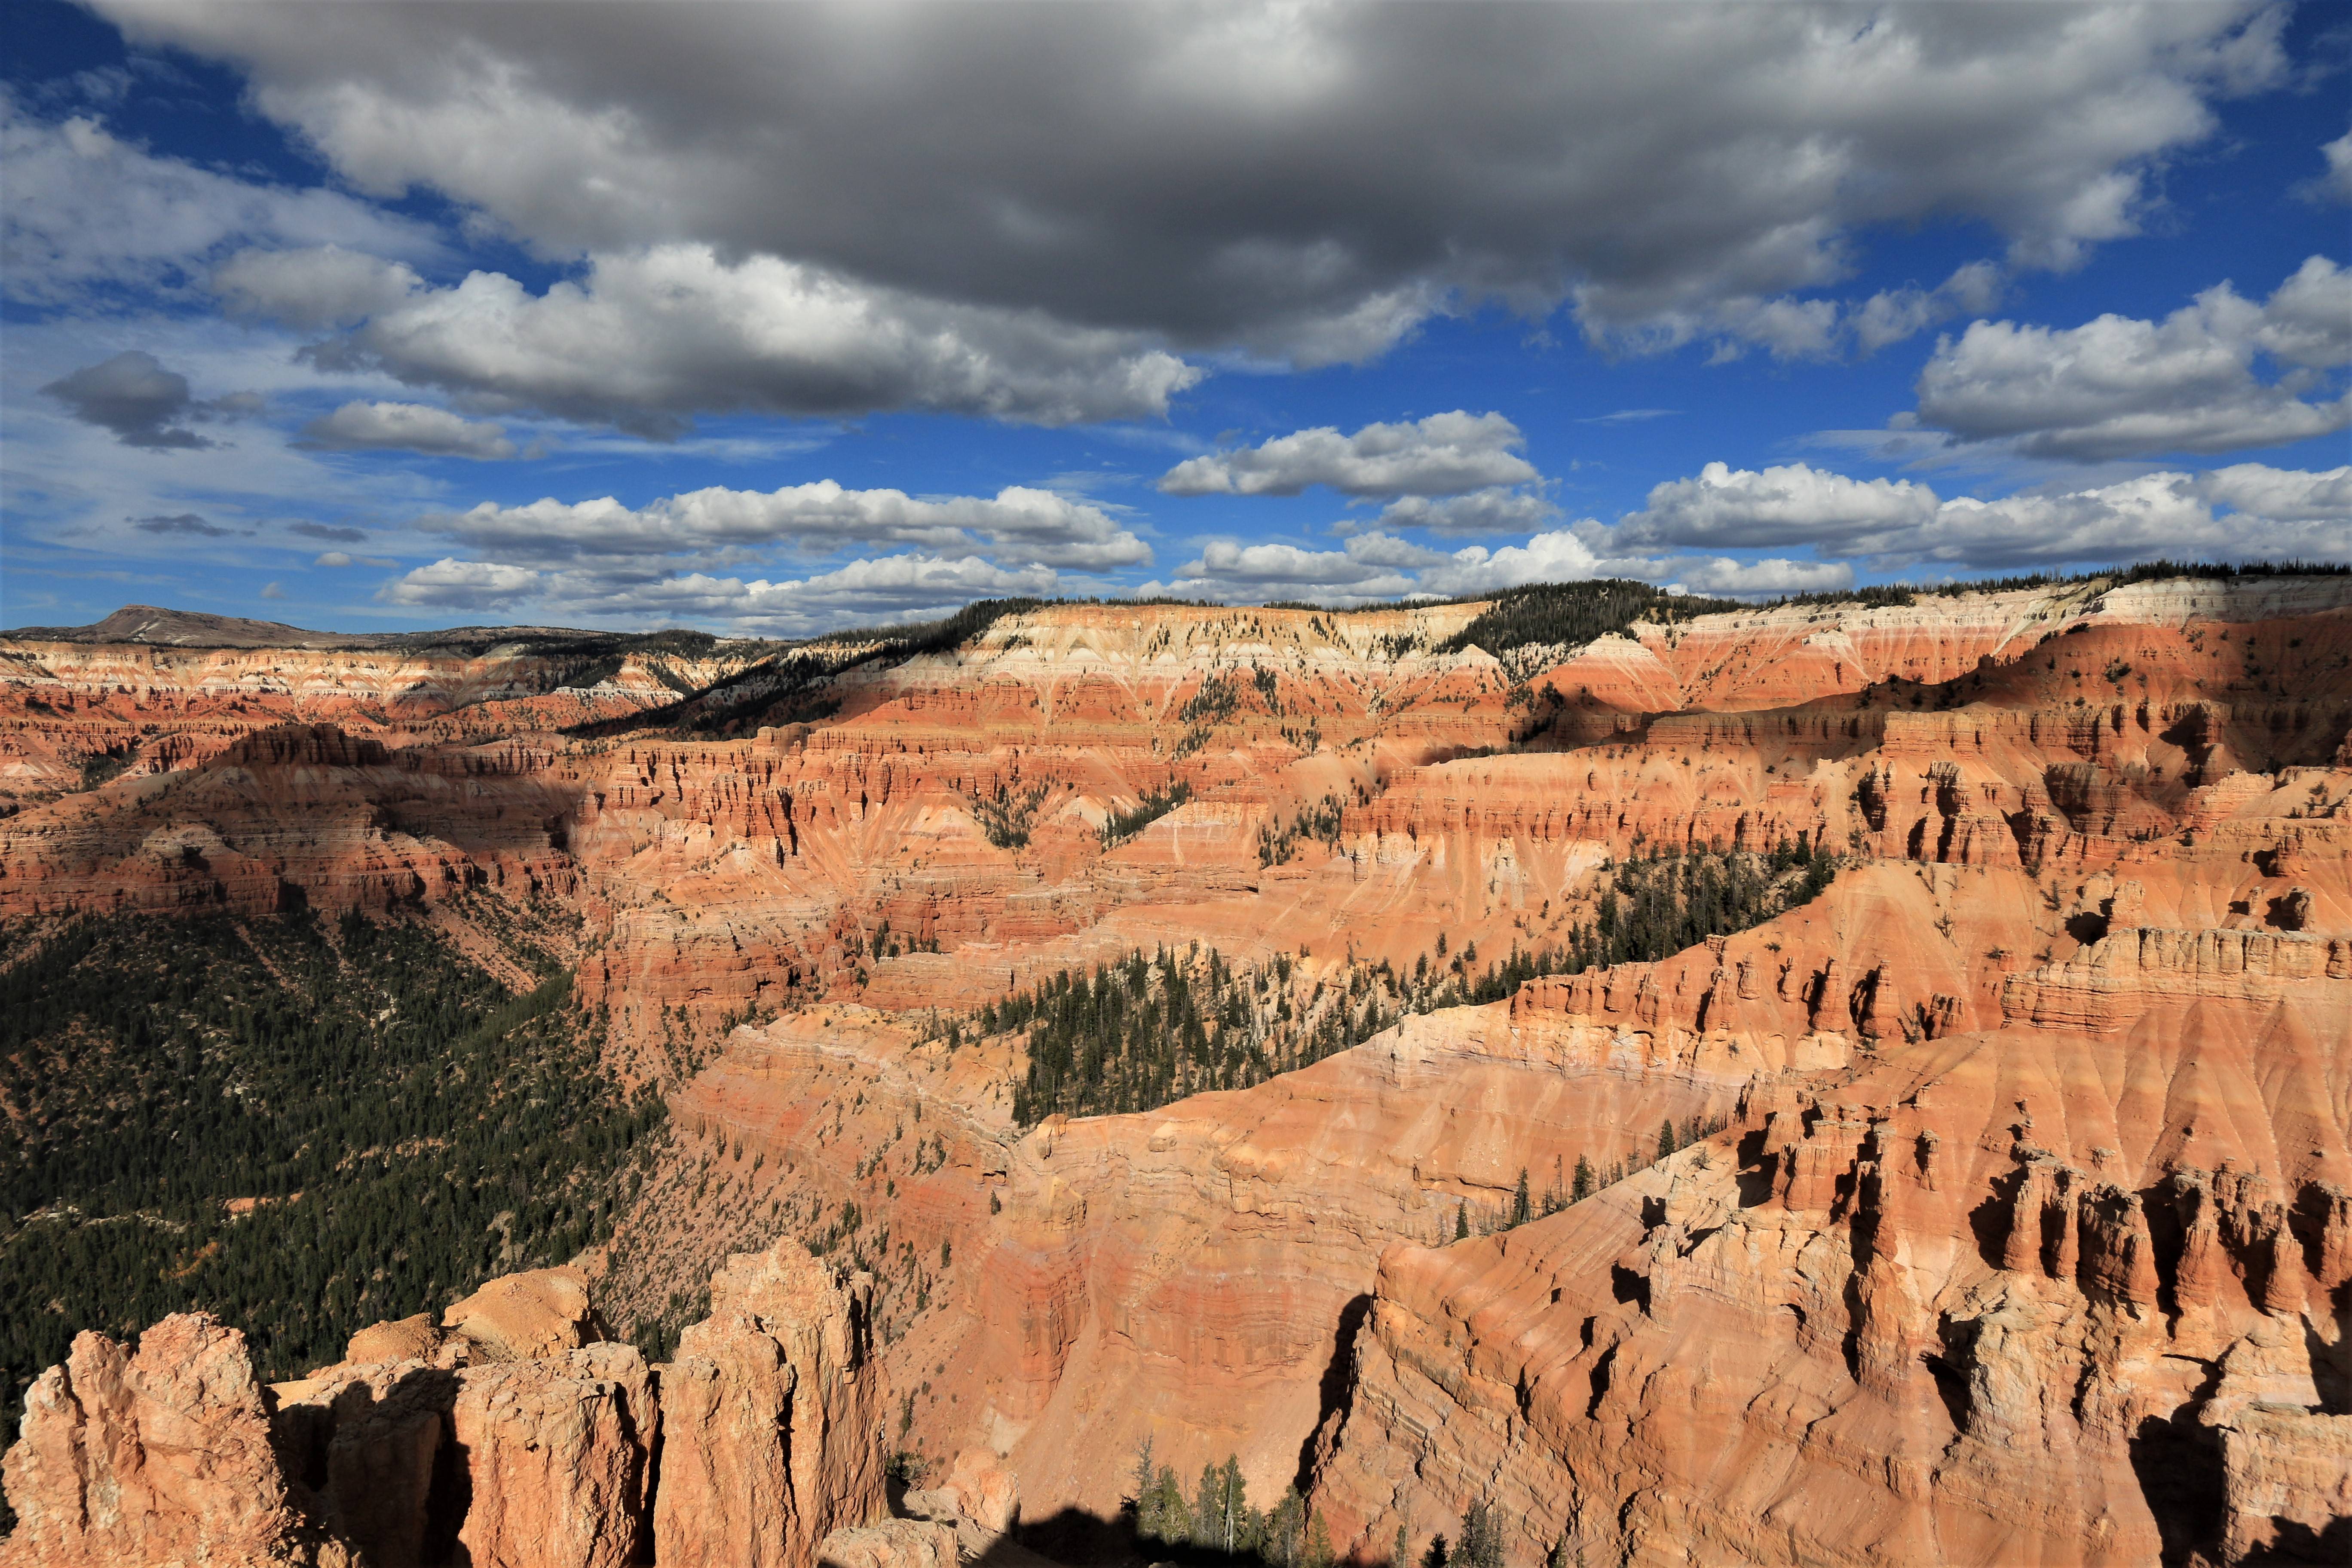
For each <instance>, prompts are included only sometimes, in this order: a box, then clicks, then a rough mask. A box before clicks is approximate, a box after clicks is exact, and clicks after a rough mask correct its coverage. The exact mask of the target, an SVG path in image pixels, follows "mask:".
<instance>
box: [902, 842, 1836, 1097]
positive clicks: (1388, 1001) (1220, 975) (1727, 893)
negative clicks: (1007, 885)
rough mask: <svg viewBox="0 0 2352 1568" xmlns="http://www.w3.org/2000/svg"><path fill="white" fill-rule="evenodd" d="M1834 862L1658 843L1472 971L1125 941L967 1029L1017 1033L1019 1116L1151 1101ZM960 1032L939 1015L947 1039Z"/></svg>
mask: <svg viewBox="0 0 2352 1568" xmlns="http://www.w3.org/2000/svg"><path fill="white" fill-rule="evenodd" d="M1305 820H1306V818H1304V817H1303V816H1302V818H1301V821H1302V822H1304V821H1305ZM1261 854H1262V857H1263V856H1264V855H1265V851H1263V850H1262V851H1261ZM1285 858H1287V857H1285ZM1836 874H1837V862H1836V860H1835V859H1834V858H1832V857H1831V856H1829V855H1828V854H1826V853H1824V852H1822V851H1821V850H1819V849H1817V848H1813V847H1810V846H1808V845H1805V844H1803V843H1799V842H1792V841H1788V840H1784V841H1782V842H1781V843H1780V844H1779V845H1777V846H1775V847H1773V848H1772V849H1770V850H1769V851H1762V852H1758V851H1750V850H1738V849H1734V850H1718V849H1701V848H1689V849H1684V848H1678V847H1667V848H1665V849H1663V850H1659V851H1657V852H1655V853H1652V854H1647V855H1636V856H1633V857H1629V858H1626V859H1624V860H1622V861H1620V862H1618V863H1617V864H1616V865H1615V866H1614V867H1612V868H1607V869H1606V870H1605V871H1604V872H1603V873H1602V876H1601V879H1600V881H1599V883H1598V884H1597V887H1596V889H1595V891H1594V892H1593V894H1592V897H1591V912H1590V916H1589V918H1585V919H1580V920H1574V921H1569V922H1568V924H1567V926H1566V929H1565V930H1564V931H1563V932H1562V934H1561V936H1560V938H1559V940H1556V941H1551V942H1544V943H1540V944H1530V945H1528V946H1525V947H1521V946H1518V945H1516V944H1515V945H1514V946H1513V947H1512V949H1511V951H1510V952H1508V953H1507V954H1505V955H1504V956H1503V957H1501V958H1499V959H1490V960H1489V961H1488V962H1487V963H1486V964H1485V966H1484V967H1483V968H1482V967H1481V966H1480V964H1479V962H1478V950H1477V947H1476V946H1475V944H1469V945H1465V947H1463V948H1462V949H1460V950H1459V951H1456V952H1452V953H1448V952H1447V951H1446V943H1445V939H1444V936H1442V935H1441V936H1440V937H1439V938H1438V941H1437V948H1436V952H1435V954H1434V958H1433V955H1432V954H1429V953H1423V954H1422V955H1421V956H1420V957H1418V958H1417V959H1415V960H1414V962H1413V963H1412V966H1411V967H1410V968H1409V969H1405V968H1398V967H1396V966H1394V965H1392V964H1391V963H1389V961H1387V960H1385V959H1383V960H1381V962H1380V963H1350V964H1348V965H1347V966H1345V968H1344V969H1343V970H1340V971H1339V972H1338V973H1332V972H1330V971H1329V970H1328V968H1327V970H1326V972H1325V973H1322V974H1321V975H1319V976H1318V977H1315V978H1309V977H1308V976H1307V973H1305V971H1303V970H1301V969H1299V968H1298V966H1297V964H1295V963H1294V962H1293V961H1292V960H1291V958H1290V957H1289V956H1288V955H1287V954H1277V955H1276V957H1275V958H1274V959H1273V960H1272V961H1271V962H1270V963H1263V964H1257V965H1254V966H1251V967H1249V968H1246V969H1243V968H1238V967H1236V966H1234V964H1232V963H1228V962H1227V961H1226V959H1225V957H1224V955H1223V954H1222V953H1220V952H1217V951H1216V950H1215V949H1214V948H1209V949H1205V950H1204V949H1202V948H1200V947H1199V946H1198V944H1195V945H1194V946H1193V947H1192V949H1190V950H1188V951H1183V952H1179V951H1175V950H1171V949H1167V948H1162V949H1160V951H1158V952H1155V953H1151V954H1149V955H1147V954H1145V953H1144V952H1141V951H1140V950H1138V951H1137V952H1131V953H1129V954H1128V956H1127V957H1125V958H1124V959H1121V960H1118V961H1117V962H1115V963H1100V964H1097V965H1096V966H1095V967H1094V969H1093V970H1092V971H1091V972H1080V971H1072V970H1064V971H1062V972H1061V973H1058V974H1055V976H1053V977H1052V978H1051V979H1049V980H1045V981H1043V982H1040V983H1039V984H1036V985H1034V986H1032V987H1030V988H1029V989H1027V990H1024V991H1020V992H1016V993H1015V994H1013V995H1011V996H1008V997H1006V998H1005V999H1004V1000H1003V1001H1002V1002H995V1003H992V1004H990V1005H987V1006H985V1007H982V1008H981V1009H979V1011H977V1012H976V1013H974V1014H973V1015H971V1024H972V1025H973V1026H975V1027H976V1028H977V1029H978V1030H979V1032H980V1033H981V1034H982V1035H996V1034H1005V1033H1017V1034H1020V1035H1022V1036H1024V1037H1025V1041H1026V1045H1027V1051H1028V1065H1027V1068H1026V1069H1025V1070H1024V1072H1023V1073H1022V1074H1021V1076H1020V1077H1019V1078H1018V1079H1016V1080H1015V1081H1014V1083H1013V1120H1014V1121H1017V1122H1020V1123H1021V1124H1023V1125H1024V1126H1029V1125H1034V1124H1035V1123H1036V1122H1038V1121H1043V1120H1044V1119H1045V1118H1046V1117H1048V1116H1052V1115H1055V1114H1056V1113H1059V1114H1063V1115H1069V1116H1107V1115H1115V1114H1118V1113H1119V1112H1123V1111H1141V1110H1158V1109H1159V1108H1160V1106H1163V1105H1167V1104H1169V1103H1171V1102H1172V1101H1174V1100H1181V1099H1183V1098H1184V1097H1185V1096H1186V1095H1191V1094H1199V1093H1202V1092H1203V1091H1204V1090H1208V1089H1247V1088H1249V1087H1250V1086H1252V1085H1254V1084H1258V1083H1263V1082H1265V1080H1266V1079H1269V1078H1272V1077H1273V1076H1274V1075H1275V1074H1276V1073H1279V1072H1287V1071H1290V1070H1292V1069H1293V1068H1302V1067H1307V1066H1309V1065H1310V1064H1312V1063H1315V1062H1318V1061H1320V1060H1322V1059H1323V1058H1325V1057H1328V1056H1329V1055H1331V1054H1332V1053H1333V1052H1334V1051H1340V1050H1345V1049H1347V1048H1348V1047H1351V1046H1354V1045H1357V1044H1359V1043H1360V1042H1361V1041H1364V1040H1368V1039H1370V1038H1371V1037H1373V1036H1374V1035H1377V1034H1379V1033H1380V1032H1381V1030H1382V1029H1385V1028H1387V1027H1389V1026H1391V1025H1392V1024H1394V1023H1395V1022H1396V1021H1397V1019H1398V1018H1400V1017H1401V1016H1403V1015H1404V1014H1406V1013H1429V1012H1433V1011H1435V1010H1436V1009H1438V1008H1441V1007H1460V1006H1466V1005H1475V1004H1477V1003H1481V1002H1496V1001H1500V1000H1502V999H1503V998H1504V997H1506V996H1508V995H1510V994H1511V993H1513V992H1514V991H1517V989H1518V988H1519V987H1520V986H1521V985H1523V984H1527V982H1528V981H1529V980H1532V979H1536V978H1538V977H1540V976H1543V975H1549V974H1579V973H1583V972H1584V971H1585V970H1587V969H1594V968H1603V967H1606V966H1607V965H1610V964H1612V963H1655V962H1657V961H1658V960H1660V959H1664V958H1669V957H1672V956H1673V955H1674V954H1675V953H1677V952H1682V951H1683V950H1684V949H1685V948H1688V947H1695V946H1696V945H1697V944H1698V943H1700V942H1704V941H1706V939H1707V938H1708V937H1709V936H1728V935H1730V934H1732V933H1734V932H1736V931H1746V930H1748V929H1749V928H1750V927H1752V926H1757V925H1761V924H1762V923H1763V922H1764V921H1768V920H1770V919H1772V918H1773V917H1774V916H1776V915H1778V914H1780V913H1782V912H1783V911H1784V910H1790V909H1794V908H1796V907H1797V906H1799V905H1801V904H1805V903H1810V902H1811V900H1813V899H1814V898H1815V897H1816V896H1818V895H1819V894H1820V892H1821V891H1822V889H1824V888H1826V887H1828V886H1829V884H1830V880H1831V879H1832V878H1833V877H1834V876H1835V875H1836ZM961 1034H962V1029H961V1025H958V1026H954V1027H953V1028H952V1030H951V1032H950V1035H949V1037H948V1038H949V1043H950V1047H952V1046H954V1045H956V1044H958V1043H960V1041H961Z"/></svg>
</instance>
